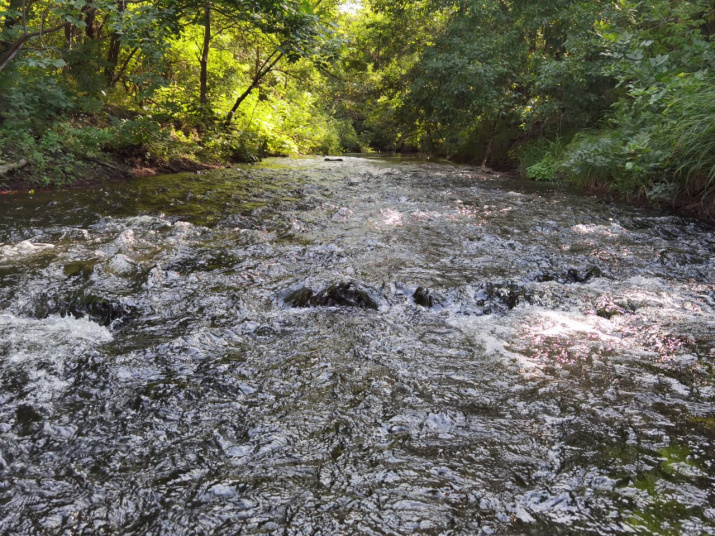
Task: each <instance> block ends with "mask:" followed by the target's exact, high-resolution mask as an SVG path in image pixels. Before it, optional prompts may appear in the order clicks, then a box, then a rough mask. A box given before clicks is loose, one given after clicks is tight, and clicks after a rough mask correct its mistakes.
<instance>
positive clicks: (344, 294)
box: [311, 281, 377, 310]
mask: <svg viewBox="0 0 715 536" xmlns="http://www.w3.org/2000/svg"><path fill="white" fill-rule="evenodd" d="M311 305H323V306H327V307H330V306H344V307H359V308H361V309H374V310H377V302H376V301H375V300H374V299H372V298H371V297H370V295H369V294H368V293H367V291H366V290H364V289H362V288H359V287H358V286H357V285H356V284H355V283H353V282H352V281H350V282H348V283H337V284H335V285H330V286H329V287H327V288H326V289H324V290H321V291H320V292H318V294H316V295H315V297H313V298H312V299H311Z"/></svg>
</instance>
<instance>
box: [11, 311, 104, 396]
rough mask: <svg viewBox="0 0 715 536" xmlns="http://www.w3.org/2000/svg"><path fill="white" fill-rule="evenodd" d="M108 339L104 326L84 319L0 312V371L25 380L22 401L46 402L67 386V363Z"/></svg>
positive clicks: (96, 347)
mask: <svg viewBox="0 0 715 536" xmlns="http://www.w3.org/2000/svg"><path fill="white" fill-rule="evenodd" d="M111 340H112V334H111V333H110V331H109V330H108V329H107V328H105V327H103V326H100V325H99V324H96V323H94V322H92V321H90V320H88V319H83V318H74V317H72V316H67V317H64V318H62V317H59V316H50V317H48V318H45V319H41V320H38V319H34V318H20V317H16V316H13V315H7V314H5V315H0V374H2V375H3V376H5V375H6V374H13V375H20V374H21V375H22V376H24V377H25V378H26V379H27V383H26V384H25V385H24V386H23V388H22V391H23V392H24V393H25V396H24V399H25V401H26V402H38V403H42V402H49V401H51V400H52V399H53V398H55V396H56V395H57V394H58V393H59V392H61V391H62V390H64V389H66V388H67V387H68V386H69V382H67V381H65V379H64V372H65V368H66V366H67V364H68V363H70V362H72V361H73V360H75V359H77V358H79V357H81V356H83V355H86V353H87V352H89V351H92V350H95V349H98V348H99V347H100V346H101V345H103V344H105V343H107V342H110V341H111Z"/></svg>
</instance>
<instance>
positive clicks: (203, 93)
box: [199, 2, 211, 107]
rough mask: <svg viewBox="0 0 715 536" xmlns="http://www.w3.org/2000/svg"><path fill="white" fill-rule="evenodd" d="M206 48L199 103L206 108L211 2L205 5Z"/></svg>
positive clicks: (207, 98) (203, 53) (202, 64)
mask: <svg viewBox="0 0 715 536" xmlns="http://www.w3.org/2000/svg"><path fill="white" fill-rule="evenodd" d="M204 17H205V21H204V46H203V50H202V51H201V60H200V63H201V75H200V86H201V90H200V91H201V95H200V97H199V102H201V106H202V107H203V106H206V104H208V102H209V82H208V80H209V51H210V50H211V2H206V4H204Z"/></svg>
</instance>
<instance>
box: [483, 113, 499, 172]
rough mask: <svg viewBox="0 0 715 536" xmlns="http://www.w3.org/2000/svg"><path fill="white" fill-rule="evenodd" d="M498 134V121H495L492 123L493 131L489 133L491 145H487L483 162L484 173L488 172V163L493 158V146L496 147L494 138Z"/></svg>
mask: <svg viewBox="0 0 715 536" xmlns="http://www.w3.org/2000/svg"><path fill="white" fill-rule="evenodd" d="M496 133H497V121H496V120H494V122H493V123H492V130H491V132H490V133H489V143H487V148H486V150H485V151H484V159H483V160H482V172H485V171H487V162H488V161H489V157H491V156H492V145H494V137H495V136H496Z"/></svg>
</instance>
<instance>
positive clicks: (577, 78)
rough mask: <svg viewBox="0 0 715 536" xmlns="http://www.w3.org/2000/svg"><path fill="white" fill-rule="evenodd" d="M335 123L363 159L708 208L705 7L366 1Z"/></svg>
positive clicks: (708, 28) (708, 31) (709, 18)
mask: <svg viewBox="0 0 715 536" xmlns="http://www.w3.org/2000/svg"><path fill="white" fill-rule="evenodd" d="M372 8H373V11H372V12H371V13H369V14H367V15H364V16H363V17H361V18H358V19H357V20H356V21H354V22H353V27H352V28H351V32H350V35H352V36H353V47H352V48H351V49H350V50H349V51H348V52H346V53H345V55H344V65H345V69H346V70H347V75H346V77H345V82H344V83H343V85H342V86H341V87H340V90H339V91H338V93H339V94H340V95H341V109H340V114H341V115H340V117H348V118H350V119H351V120H352V121H353V124H354V125H355V128H356V130H357V133H358V136H359V137H360V138H361V139H363V140H364V141H365V143H366V144H369V145H372V146H373V147H376V148H379V149H382V150H410V149H412V150H420V151H422V152H425V153H430V154H435V155H441V156H447V157H450V158H453V159H457V160H462V161H474V162H480V161H481V162H482V163H483V164H484V165H486V164H490V165H492V166H512V165H514V164H515V163H516V164H518V166H519V168H520V169H521V171H522V173H523V174H524V175H526V176H528V177H530V178H532V179H535V180H547V181H554V180H563V181H571V182H575V183H578V184H581V185H589V186H594V185H597V186H599V187H605V188H608V189H610V190H612V191H614V192H617V193H620V194H622V195H624V196H633V197H641V198H645V197H647V198H648V199H650V200H651V201H671V200H674V199H676V198H678V197H679V196H680V197H683V198H686V199H689V200H696V201H697V200H700V201H703V202H705V201H707V200H708V199H712V196H713V194H715V152H714V151H713V150H712V145H713V144H715V113H714V112H715V110H713V107H714V106H715V105H714V104H713V99H712V98H711V97H712V94H713V92H714V91H715V89H713V88H715V86H714V85H713V77H714V74H713V67H715V63H714V60H715V56H714V55H713V52H714V50H713V42H712V34H713V31H715V5H713V3H712V2H710V1H704V0H695V1H674V0H652V1H649V2H636V1H632V0H616V1H609V2H593V1H580V0H549V1H544V2H531V1H528V0H512V1H509V2H507V1H505V0H479V1H476V0H405V1H400V2H388V1H386V0H375V1H374V2H373V4H372Z"/></svg>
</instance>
